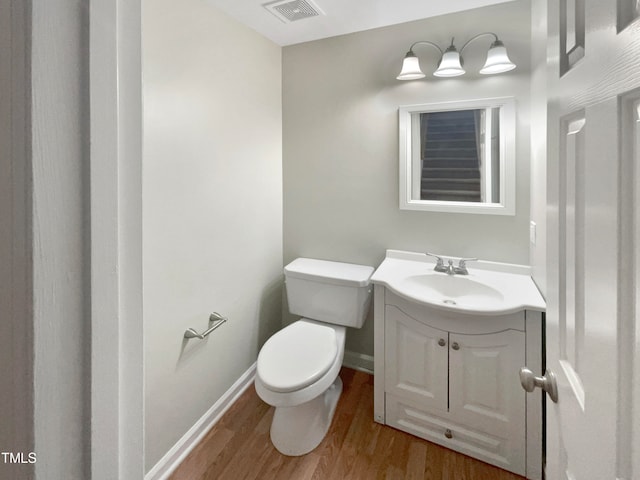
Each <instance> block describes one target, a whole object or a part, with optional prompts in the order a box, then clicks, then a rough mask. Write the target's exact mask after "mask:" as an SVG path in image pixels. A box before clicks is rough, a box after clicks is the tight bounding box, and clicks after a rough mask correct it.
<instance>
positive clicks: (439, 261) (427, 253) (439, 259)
mask: <svg viewBox="0 0 640 480" xmlns="http://www.w3.org/2000/svg"><path fill="white" fill-rule="evenodd" d="M425 255H428V256H430V257H435V258H436V259H437V261H438V263H437V264H436V265H437V266H438V267H442V266H444V259H443V258H442V257H441V256H440V255H436V254H435V253H429V252H426V253H425Z"/></svg>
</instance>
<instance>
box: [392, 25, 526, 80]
mask: <svg viewBox="0 0 640 480" xmlns="http://www.w3.org/2000/svg"><path fill="white" fill-rule="evenodd" d="M484 35H492V36H493V37H494V38H495V40H494V41H493V43H492V44H491V46H490V47H489V51H488V53H487V60H486V61H485V63H484V66H483V67H482V68H481V69H480V73H481V74H482V75H493V74H496V73H503V72H508V71H509V70H513V69H514V68H516V66H515V64H514V63H513V62H512V61H511V60H509V56H508V55H507V49H506V48H505V46H504V43H502V42H501V41H500V40H499V39H498V36H497V35H496V34H495V33H492V32H485V33H480V34H478V35H476V36H475V37H472V38H471V39H469V40H468V41H467V42H466V43H465V44H464V45H463V46H462V48H461V49H460V51H459V52H458V49H457V48H456V47H455V45H454V44H453V41H454V39H453V38H452V39H451V45H449V47H447V49H446V50H445V51H444V52H443V51H442V49H441V48H440V47H439V46H438V45H436V44H435V43H433V42H429V41H426V40H421V41H418V42H415V43H414V44H413V45H411V47H410V48H409V51H408V52H407V54H406V55H405V57H404V61H403V62H402V71H401V72H400V74H399V75H398V76H397V77H396V78H397V79H398V80H416V79H418V78H424V77H425V76H426V75H425V74H424V72H423V71H422V69H421V68H420V63H419V61H418V57H416V55H415V53H414V52H413V47H415V46H416V45H430V46H432V47H434V48H436V49H437V50H438V51H439V52H440V60H439V62H438V68H437V69H436V71H435V72H433V74H434V75H435V76H436V77H457V76H459V75H464V74H465V70H464V68H463V64H464V61H463V59H462V56H461V55H462V52H463V51H464V49H465V48H466V47H467V46H468V45H469V44H470V43H471V42H473V41H474V40H476V39H478V38H480V37H482V36H484Z"/></svg>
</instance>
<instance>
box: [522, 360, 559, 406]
mask: <svg viewBox="0 0 640 480" xmlns="http://www.w3.org/2000/svg"><path fill="white" fill-rule="evenodd" d="M520 384H521V385H522V388H524V389H525V390H526V391H527V392H533V390H534V388H536V387H540V388H541V389H542V390H544V391H545V392H547V394H548V395H549V398H550V399H551V400H552V401H553V402H555V403H558V383H557V382H556V375H555V374H554V373H553V372H552V371H551V370H549V369H547V370H546V371H545V372H544V376H542V377H536V375H535V374H534V373H533V372H532V371H531V370H529V369H528V368H527V367H522V368H521V369H520Z"/></svg>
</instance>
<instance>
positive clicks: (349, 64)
mask: <svg viewBox="0 0 640 480" xmlns="http://www.w3.org/2000/svg"><path fill="white" fill-rule="evenodd" d="M530 28H531V26H530V6H529V2H528V1H517V2H510V3H506V4H502V5H497V6H493V7H486V8H481V9H476V10H471V11H466V12H461V13H456V14H451V15H447V16H443V17H437V18H430V19H425V20H420V21H416V22H411V23H406V24H401V25H395V26H391V27H386V28H380V29H375V30H369V31H365V32H360V33H355V34H351V35H345V36H340V37H334V38H329V39H325V40H319V41H314V42H309V43H304V44H300V45H294V46H289V47H285V48H284V50H283V51H284V53H283V120H284V122H283V135H284V136H283V138H284V144H283V152H284V156H283V169H284V260H285V263H286V262H288V261H291V260H292V259H294V258H296V257H299V256H306V257H314V258H324V259H333V260H338V261H346V262H353V263H362V264H367V265H372V266H377V265H378V264H379V263H380V262H381V261H382V259H383V258H384V252H385V249H387V248H395V249H402V250H410V251H418V252H424V251H433V252H437V253H442V254H445V255H447V254H448V255H454V256H470V257H480V258H482V259H485V260H494V261H502V262H513V263H521V264H528V263H529V248H528V224H529V167H530V165H529V158H530V145H529V110H530V79H529V75H530V68H529V64H530V45H529V42H530ZM484 31H493V32H496V33H497V34H498V36H499V37H500V38H501V39H502V40H503V41H504V42H505V44H506V46H507V47H508V50H509V54H510V56H511V59H512V60H513V61H514V62H515V63H516V64H517V65H518V68H517V69H516V70H514V71H512V72H509V73H507V74H503V75H498V76H493V77H483V76H481V75H479V74H477V73H475V72H477V71H478V70H479V69H480V67H481V66H482V64H483V63H484V59H485V55H486V51H487V49H488V46H489V44H490V43H491V39H490V38H489V37H487V38H485V39H482V40H478V41H476V42H475V43H474V44H471V46H469V47H468V48H467V50H465V60H466V63H465V67H466V68H467V70H468V73H467V75H465V76H464V77H461V78H460V77H458V78H455V79H436V78H435V77H432V76H431V75H430V74H431V72H433V70H434V69H435V62H436V61H437V55H436V52H435V50H432V49H430V48H425V47H423V48H422V49H421V48H420V47H418V48H417V50H416V51H417V53H418V56H419V57H420V58H421V63H422V65H423V68H425V70H426V69H427V66H428V70H429V71H428V72H426V73H428V77H427V78H426V79H424V80H420V81H414V82H399V81H397V80H396V79H395V77H396V75H397V74H398V73H399V70H400V66H401V63H402V58H403V56H404V54H405V53H406V51H407V50H408V48H409V46H410V45H411V44H412V43H413V42H415V41H417V40H431V41H434V42H436V43H438V44H440V45H443V46H446V45H447V43H448V42H449V40H450V38H451V36H455V37H456V38H457V39H458V40H457V41H456V43H457V44H458V46H459V47H460V46H461V44H462V43H463V42H464V41H466V39H468V38H470V37H471V36H472V35H474V34H476V33H480V32H484ZM496 96H514V97H515V98H516V108H517V132H516V135H517V145H516V154H517V214H516V215H515V216H489V215H467V214H443V213H433V212H413V211H400V210H399V209H398V106H399V105H406V104H416V103H429V102H438V101H440V102H441V101H448V100H462V99H475V98H482V97H496ZM370 317H371V316H370ZM372 323H373V322H372V321H371V318H369V320H368V321H367V323H366V324H365V326H364V327H363V330H361V331H350V332H349V335H348V338H347V349H348V350H352V351H355V352H359V353H363V354H368V355H371V354H372V352H373V328H372Z"/></svg>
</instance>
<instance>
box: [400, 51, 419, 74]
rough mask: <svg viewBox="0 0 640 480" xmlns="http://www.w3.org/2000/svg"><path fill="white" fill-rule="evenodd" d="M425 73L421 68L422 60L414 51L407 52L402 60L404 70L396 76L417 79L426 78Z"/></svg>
mask: <svg viewBox="0 0 640 480" xmlns="http://www.w3.org/2000/svg"><path fill="white" fill-rule="evenodd" d="M424 77H425V74H424V73H422V70H420V62H419V61H418V57H416V56H415V54H414V53H413V52H411V51H410V52H407V54H406V55H405V57H404V61H403V62H402V70H401V71H400V75H398V76H397V77H396V78H397V79H398V80H417V79H418V78H424Z"/></svg>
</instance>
